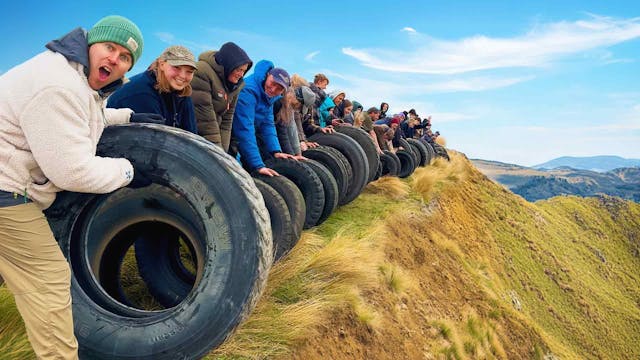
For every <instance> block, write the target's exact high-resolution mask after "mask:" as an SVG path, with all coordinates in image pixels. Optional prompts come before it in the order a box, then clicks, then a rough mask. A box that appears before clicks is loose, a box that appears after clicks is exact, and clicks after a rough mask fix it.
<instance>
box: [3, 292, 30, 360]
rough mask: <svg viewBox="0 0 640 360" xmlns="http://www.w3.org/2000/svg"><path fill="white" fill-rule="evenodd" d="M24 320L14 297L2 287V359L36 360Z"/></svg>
mask: <svg viewBox="0 0 640 360" xmlns="http://www.w3.org/2000/svg"><path fill="white" fill-rule="evenodd" d="M34 358H35V355H34V354H33V350H32V349H31V345H30V344H29V340H28V339H27V333H26V331H25V329H24V323H23V322H22V318H21V317H20V314H19V313H18V310H17V309H16V304H15V302H14V300H13V296H12V295H11V293H10V292H9V289H7V288H6V287H5V286H0V359H2V360H5V359H6V360H14V359H34Z"/></svg>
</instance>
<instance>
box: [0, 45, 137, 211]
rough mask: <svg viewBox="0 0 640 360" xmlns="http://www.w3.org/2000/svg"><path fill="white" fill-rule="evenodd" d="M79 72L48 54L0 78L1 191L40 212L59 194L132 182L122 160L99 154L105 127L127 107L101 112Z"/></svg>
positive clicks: (124, 116) (122, 119)
mask: <svg viewBox="0 0 640 360" xmlns="http://www.w3.org/2000/svg"><path fill="white" fill-rule="evenodd" d="M104 100H105V99H103V98H102V97H101V96H100V95H99V94H98V92H96V91H95V90H93V89H91V87H89V84H88V82H87V78H86V76H85V75H84V67H83V66H82V65H80V64H78V63H75V62H72V61H68V60H67V59H66V58H65V57H64V56H63V55H61V54H59V53H55V52H52V51H49V50H47V51H45V52H42V53H40V54H39V55H36V56H35V57H33V58H31V59H29V60H28V61H26V62H24V63H22V64H20V65H18V66H16V67H14V68H13V69H11V70H9V71H8V72H6V73H5V74H3V75H2V76H0V190H4V191H8V192H15V193H18V194H21V195H22V194H26V195H27V196H28V198H29V199H31V200H33V201H34V203H36V205H38V206H39V207H40V208H42V209H46V208H47V207H49V206H50V205H51V204H52V203H53V201H54V200H55V196H56V193H57V192H58V191H61V190H68V191H73V192H87V193H108V192H111V191H114V190H116V189H118V188H120V187H122V186H125V185H127V184H128V183H129V182H131V179H132V177H133V167H132V166H131V163H130V162H129V161H128V160H127V159H112V158H103V157H99V156H96V146H97V144H98V140H99V139H100V136H101V135H102V131H103V130H104V127H105V126H106V125H111V124H119V123H126V122H128V121H129V117H130V115H131V112H132V111H131V110H130V109H105V108H104V106H103V103H104Z"/></svg>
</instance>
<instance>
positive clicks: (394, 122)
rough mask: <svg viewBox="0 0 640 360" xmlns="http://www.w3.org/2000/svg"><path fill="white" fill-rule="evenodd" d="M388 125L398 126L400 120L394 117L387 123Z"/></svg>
mask: <svg viewBox="0 0 640 360" xmlns="http://www.w3.org/2000/svg"><path fill="white" fill-rule="evenodd" d="M389 124H398V125H399V124H400V118H399V117H397V116H394V117H393V119H391V121H389Z"/></svg>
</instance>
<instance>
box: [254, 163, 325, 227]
mask: <svg viewBox="0 0 640 360" xmlns="http://www.w3.org/2000/svg"><path fill="white" fill-rule="evenodd" d="M265 165H266V166H267V167H268V168H271V169H273V170H275V171H277V172H278V173H279V174H280V175H281V176H284V177H286V178H288V179H289V180H291V181H293V182H294V183H295V184H296V186H298V189H300V191H301V192H302V195H303V196H304V200H305V205H306V214H305V221H304V228H305V229H309V228H311V227H313V226H315V225H316V224H317V222H318V220H319V219H320V217H321V216H322V212H323V210H324V203H325V194H324V187H323V184H322V181H321V180H320V177H318V175H317V174H316V172H315V171H314V170H313V169H312V168H311V167H309V166H308V165H307V164H305V163H304V161H297V160H293V159H276V158H273V159H269V160H267V161H266V162H265Z"/></svg>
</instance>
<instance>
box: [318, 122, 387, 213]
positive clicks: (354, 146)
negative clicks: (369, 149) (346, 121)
mask: <svg viewBox="0 0 640 360" xmlns="http://www.w3.org/2000/svg"><path fill="white" fill-rule="evenodd" d="M308 140H309V141H313V142H317V143H318V144H320V145H325V146H330V147H332V148H334V149H336V150H338V151H340V153H342V155H344V157H345V158H347V160H348V161H349V165H351V169H352V171H353V177H352V179H351V181H350V182H349V187H348V188H347V192H346V194H345V196H344V198H343V199H341V200H340V201H339V205H345V204H348V203H350V202H351V201H353V200H355V198H356V197H358V195H360V193H361V192H362V190H363V189H364V187H365V186H366V185H367V182H368V179H369V163H368V159H367V155H366V154H365V152H364V150H363V149H362V147H361V146H360V145H359V144H358V142H357V141H355V140H353V139H352V138H351V137H349V136H347V135H345V134H342V133H338V132H336V133H333V134H324V133H316V134H314V135H312V136H311V137H309V138H308ZM376 166H377V165H376Z"/></svg>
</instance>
